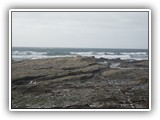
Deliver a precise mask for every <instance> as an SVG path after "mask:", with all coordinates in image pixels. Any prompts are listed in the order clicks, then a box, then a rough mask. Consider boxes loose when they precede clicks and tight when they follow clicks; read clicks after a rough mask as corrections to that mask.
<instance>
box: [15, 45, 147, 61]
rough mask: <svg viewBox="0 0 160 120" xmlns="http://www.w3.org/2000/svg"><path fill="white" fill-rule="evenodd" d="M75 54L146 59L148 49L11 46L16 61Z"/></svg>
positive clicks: (123, 58)
mask: <svg viewBox="0 0 160 120" xmlns="http://www.w3.org/2000/svg"><path fill="white" fill-rule="evenodd" d="M77 55H80V56H88V57H91V56H94V57H95V58H108V59H117V58H120V59H122V60H130V59H133V60H148V49H109V48H106V49H105V48H103V49H99V48H46V47H12V59H13V60H16V61H20V60H31V59H45V58H55V57H72V56H77Z"/></svg>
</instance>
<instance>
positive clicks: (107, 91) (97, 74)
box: [11, 56, 149, 109]
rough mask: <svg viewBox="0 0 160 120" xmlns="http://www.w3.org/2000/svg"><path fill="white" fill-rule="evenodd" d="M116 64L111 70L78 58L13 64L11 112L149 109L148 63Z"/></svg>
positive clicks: (104, 65) (105, 65)
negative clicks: (29, 110) (116, 66)
mask: <svg viewBox="0 0 160 120" xmlns="http://www.w3.org/2000/svg"><path fill="white" fill-rule="evenodd" d="M110 61H111V60H110ZM113 62H114V61H112V63H113ZM116 62H117V61H116ZM119 62H120V65H119V66H120V68H110V67H109V64H100V63H99V62H97V60H96V59H95V58H94V57H81V56H77V57H61V58H52V59H37V60H25V61H12V85H11V87H12V88H11V90H12V108H13V109H25V108H30V109H31V108H32V109H33V108H52V109H73V108H74V109H148V107H149V88H148V83H149V82H148V66H147V65H148V64H147V62H148V61H139V62H134V63H128V62H125V61H121V60H119ZM139 66H140V67H139ZM123 67H124V69H121V68H123ZM128 67H129V69H127V68H128ZM143 68H144V69H143Z"/></svg>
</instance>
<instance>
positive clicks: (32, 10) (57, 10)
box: [9, 9, 152, 111]
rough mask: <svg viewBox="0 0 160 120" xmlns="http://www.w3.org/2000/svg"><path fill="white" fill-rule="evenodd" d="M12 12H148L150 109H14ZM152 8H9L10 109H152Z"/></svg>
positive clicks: (37, 109)
mask: <svg viewBox="0 0 160 120" xmlns="http://www.w3.org/2000/svg"><path fill="white" fill-rule="evenodd" d="M12 12H148V53H149V55H148V58H149V59H148V60H149V108H148V109H39V108H36V109H28V108H26V109H13V108H12V107H11V105H12V103H11V74H12V71H11V66H12V63H11V62H12ZM151 78H152V77H151V10H150V9H10V10H9V110H10V111H150V110H151Z"/></svg>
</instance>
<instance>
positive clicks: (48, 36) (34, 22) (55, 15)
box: [12, 12, 148, 49]
mask: <svg viewBox="0 0 160 120" xmlns="http://www.w3.org/2000/svg"><path fill="white" fill-rule="evenodd" d="M12 46H17V47H67V48H68V47H70V48H131V49H148V12H12Z"/></svg>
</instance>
